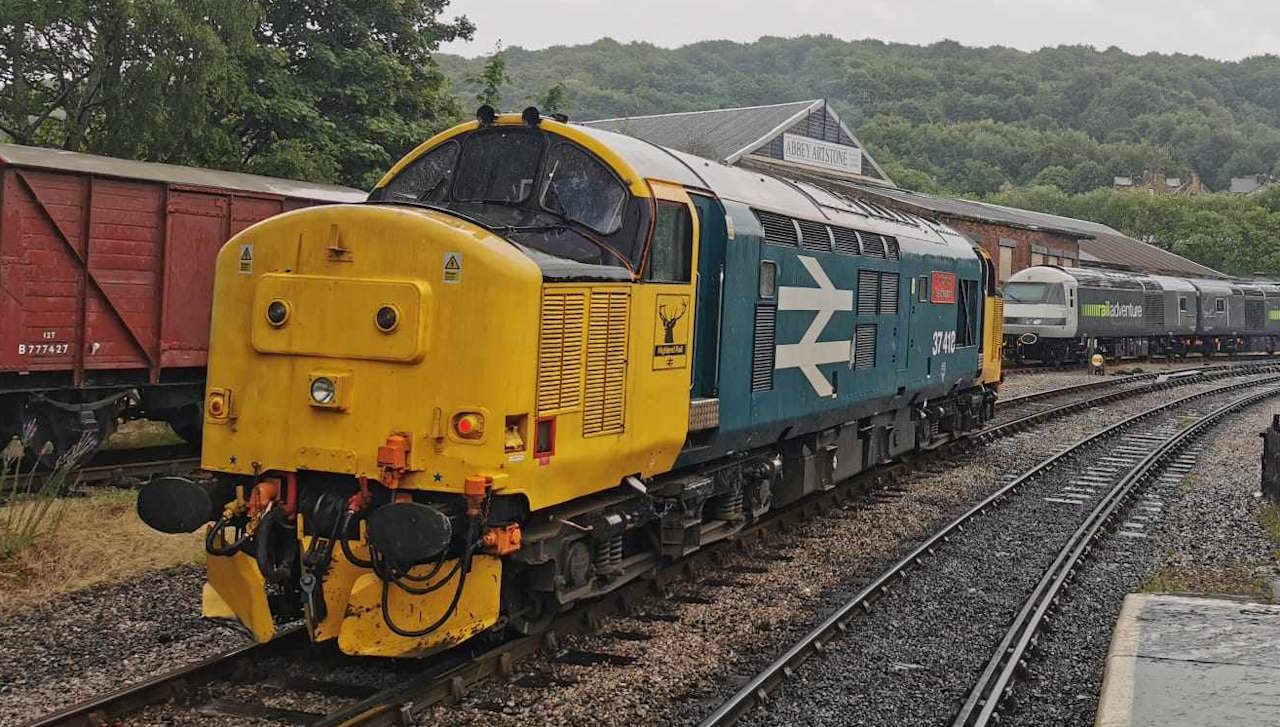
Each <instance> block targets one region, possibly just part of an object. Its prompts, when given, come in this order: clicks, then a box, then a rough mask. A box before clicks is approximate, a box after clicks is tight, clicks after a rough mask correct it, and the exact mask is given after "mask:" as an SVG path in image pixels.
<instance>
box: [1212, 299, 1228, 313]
mask: <svg viewBox="0 0 1280 727" xmlns="http://www.w3.org/2000/svg"><path fill="white" fill-rule="evenodd" d="M1213 309H1214V311H1215V312H1217V313H1226V312H1227V299H1226V298H1216V299H1214V301H1213Z"/></svg>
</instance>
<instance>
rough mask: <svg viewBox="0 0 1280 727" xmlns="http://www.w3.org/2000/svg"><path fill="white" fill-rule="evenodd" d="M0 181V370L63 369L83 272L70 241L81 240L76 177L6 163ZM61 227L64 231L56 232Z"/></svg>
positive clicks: (69, 363)
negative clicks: (27, 171)
mask: <svg viewBox="0 0 1280 727" xmlns="http://www.w3.org/2000/svg"><path fill="white" fill-rule="evenodd" d="M4 184H5V194H4V201H5V208H4V214H3V222H4V226H5V232H4V245H5V249H4V250H3V251H0V258H2V261H3V270H0V290H2V294H3V296H4V299H5V300H6V307H5V316H4V317H5V319H6V325H5V329H6V335H5V337H4V345H3V350H0V370H3V371H57V370H64V369H65V370H69V369H71V368H72V367H73V366H74V362H75V343H76V332H77V330H76V318H77V310H78V303H77V297H78V290H79V280H80V276H81V275H82V274H83V270H82V266H81V265H80V264H79V262H78V259H77V257H76V252H75V251H74V250H73V249H72V248H75V249H78V248H81V247H82V243H81V240H80V234H79V221H80V218H81V210H80V204H79V203H78V200H82V199H83V186H82V183H81V182H80V180H78V179H76V178H74V177H72V178H64V177H60V175H55V174H48V173H42V174H38V175H37V174H33V175H32V178H31V179H29V180H24V179H23V178H22V177H21V176H20V175H19V174H18V173H17V171H16V170H6V171H5V180H4ZM40 187H43V188H45V190H46V191H47V193H48V197H49V202H48V204H47V206H46V205H45V204H42V202H41V200H40V199H39V198H38V197H37V189H39V188H40ZM63 228H66V229H70V230H71V231H72V232H71V234H69V235H64V233H63V232H62V229H63ZM69 246H71V247H69Z"/></svg>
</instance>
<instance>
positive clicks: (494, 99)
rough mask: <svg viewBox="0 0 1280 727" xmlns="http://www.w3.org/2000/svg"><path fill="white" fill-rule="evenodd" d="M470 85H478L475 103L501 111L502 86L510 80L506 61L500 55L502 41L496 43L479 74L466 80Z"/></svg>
mask: <svg viewBox="0 0 1280 727" xmlns="http://www.w3.org/2000/svg"><path fill="white" fill-rule="evenodd" d="M467 80H468V81H470V82H471V83H478V84H480V90H479V91H477V92H476V102H477V103H479V104H481V105H488V106H492V107H493V108H494V109H495V110H498V111H501V110H502V106H501V105H500V104H501V102H502V84H504V83H507V82H509V81H510V80H511V79H510V78H509V77H508V76H507V59H506V57H505V56H503V55H502V41H498V43H497V45H495V46H494V48H493V55H491V56H489V60H487V61H485V63H484V68H482V69H480V73H479V74H478V75H476V76H473V77H471V78H468V79H467Z"/></svg>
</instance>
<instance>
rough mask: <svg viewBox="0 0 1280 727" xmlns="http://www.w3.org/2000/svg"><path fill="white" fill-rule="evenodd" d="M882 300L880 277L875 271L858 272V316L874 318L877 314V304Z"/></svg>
mask: <svg viewBox="0 0 1280 727" xmlns="http://www.w3.org/2000/svg"><path fill="white" fill-rule="evenodd" d="M879 299H880V275H879V274H878V273H877V272H876V271H874V270H859V271H858V315H860V316H873V315H875V314H876V303H877V301H879Z"/></svg>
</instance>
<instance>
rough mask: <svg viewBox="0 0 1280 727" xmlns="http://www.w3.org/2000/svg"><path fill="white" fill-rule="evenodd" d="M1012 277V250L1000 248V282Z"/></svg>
mask: <svg viewBox="0 0 1280 727" xmlns="http://www.w3.org/2000/svg"><path fill="white" fill-rule="evenodd" d="M1012 276H1013V248H1011V247H1001V248H1000V282H1002V283H1003V282H1004V281H1006V280H1008V279H1009V278H1010V277H1012Z"/></svg>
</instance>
